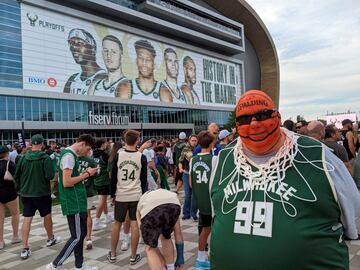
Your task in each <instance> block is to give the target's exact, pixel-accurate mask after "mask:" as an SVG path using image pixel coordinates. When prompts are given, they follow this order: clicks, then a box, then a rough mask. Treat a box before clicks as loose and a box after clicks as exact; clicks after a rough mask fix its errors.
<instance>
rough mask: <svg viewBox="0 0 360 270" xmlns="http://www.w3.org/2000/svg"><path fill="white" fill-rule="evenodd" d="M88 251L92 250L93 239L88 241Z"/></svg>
mask: <svg viewBox="0 0 360 270" xmlns="http://www.w3.org/2000/svg"><path fill="white" fill-rule="evenodd" d="M86 249H87V250H89V249H92V241H91V239H89V240H86Z"/></svg>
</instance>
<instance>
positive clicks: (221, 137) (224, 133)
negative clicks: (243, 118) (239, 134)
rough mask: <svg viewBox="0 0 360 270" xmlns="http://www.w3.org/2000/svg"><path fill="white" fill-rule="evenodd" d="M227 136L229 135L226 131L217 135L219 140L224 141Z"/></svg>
mask: <svg viewBox="0 0 360 270" xmlns="http://www.w3.org/2000/svg"><path fill="white" fill-rule="evenodd" d="M229 135H230V132H229V131H228V130H227V129H223V130H222V131H220V133H219V140H222V139H225V138H226V137H227V136H229Z"/></svg>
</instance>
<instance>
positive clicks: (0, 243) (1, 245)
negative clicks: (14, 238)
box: [0, 241, 5, 250]
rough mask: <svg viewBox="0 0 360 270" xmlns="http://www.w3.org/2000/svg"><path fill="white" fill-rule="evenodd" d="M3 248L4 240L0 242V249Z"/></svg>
mask: <svg viewBox="0 0 360 270" xmlns="http://www.w3.org/2000/svg"><path fill="white" fill-rule="evenodd" d="M4 248H5V242H4V241H1V242H0V250H2V249H4Z"/></svg>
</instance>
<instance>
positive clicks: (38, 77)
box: [21, 4, 244, 108]
mask: <svg viewBox="0 0 360 270" xmlns="http://www.w3.org/2000/svg"><path fill="white" fill-rule="evenodd" d="M21 17H22V19H21V24H22V57H23V86H24V89H25V90H27V89H30V90H39V91H47V92H58V93H70V94H77V95H95V96H106V97H113V98H119V99H134V100H146V101H154V102H166V103H180V104H197V105H216V106H222V107H229V108H230V107H234V105H235V103H236V100H237V98H238V97H239V96H240V94H241V92H242V91H243V85H244V83H243V66H242V65H241V64H237V63H233V62H226V61H223V60H220V59H217V58H213V57H209V56H206V55H202V54H199V53H195V52H192V51H189V50H187V49H184V48H179V47H176V46H172V45H170V44H165V43H162V42H159V41H155V40H152V39H149V38H147V37H144V36H137V35H133V34H131V33H127V32H123V31H121V30H118V29H113V28H110V27H107V26H104V25H100V24H96V23H91V22H89V21H85V20H80V19H77V18H75V17H71V16H66V15H63V14H60V13H56V12H51V11H47V10H43V9H40V8H36V7H33V6H30V5H25V4H22V7H21Z"/></svg>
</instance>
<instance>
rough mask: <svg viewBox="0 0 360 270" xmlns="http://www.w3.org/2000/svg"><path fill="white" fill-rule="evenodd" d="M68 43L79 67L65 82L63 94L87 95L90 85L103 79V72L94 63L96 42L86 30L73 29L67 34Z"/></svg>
mask: <svg viewBox="0 0 360 270" xmlns="http://www.w3.org/2000/svg"><path fill="white" fill-rule="evenodd" d="M68 43H69V47H70V51H71V54H72V56H73V58H74V60H75V62H76V64H79V65H80V67H81V72H80V73H75V74H73V75H71V76H70V78H69V79H68V80H67V82H66V84H65V87H64V93H70V94H78V95H87V94H88V89H89V86H90V84H91V83H92V82H93V81H94V80H96V79H102V78H104V77H105V72H104V70H102V69H101V67H100V66H99V65H98V64H97V63H96V42H95V39H94V37H93V36H92V35H91V34H90V33H89V32H88V31H86V30H84V29H79V28H74V29H72V30H71V31H70V32H69V36H68Z"/></svg>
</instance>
